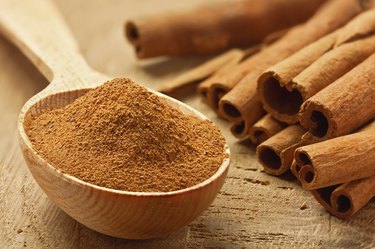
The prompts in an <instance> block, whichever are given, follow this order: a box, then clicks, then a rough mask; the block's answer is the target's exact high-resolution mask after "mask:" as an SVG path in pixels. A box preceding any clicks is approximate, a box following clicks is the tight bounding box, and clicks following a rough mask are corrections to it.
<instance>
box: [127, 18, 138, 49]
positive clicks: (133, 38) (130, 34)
mask: <svg viewBox="0 0 375 249" xmlns="http://www.w3.org/2000/svg"><path fill="white" fill-rule="evenodd" d="M125 35H126V38H127V39H128V41H129V42H130V43H131V44H136V43H137V42H138V41H139V32H138V28H137V26H136V25H135V23H133V22H130V21H128V22H127V23H126V24H125Z"/></svg>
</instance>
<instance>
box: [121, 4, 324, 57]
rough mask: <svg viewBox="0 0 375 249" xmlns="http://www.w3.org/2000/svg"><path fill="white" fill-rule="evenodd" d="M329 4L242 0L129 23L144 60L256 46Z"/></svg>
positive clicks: (127, 27) (131, 38)
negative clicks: (271, 34) (321, 6)
mask: <svg viewBox="0 0 375 249" xmlns="http://www.w3.org/2000/svg"><path fill="white" fill-rule="evenodd" d="M322 2H323V0H305V1H300V0H268V1H256V0H246V1H236V2H229V3H223V4H220V5H213V6H205V7H200V8H197V9H193V10H190V11H185V12H180V13H173V14H161V15H158V16H154V17H149V18H143V19H136V20H132V21H128V22H127V23H126V25H125V33H126V37H127V39H128V41H129V42H130V43H131V44H132V45H133V46H134V49H135V52H136V55H137V57H138V58H150V57H156V56H161V55H192V54H203V53H212V52H216V51H220V50H224V49H227V48H229V47H236V46H244V45H245V46H248V45H250V44H255V43H258V42H260V41H262V39H263V38H264V37H265V36H266V35H267V34H270V33H272V32H275V31H278V30H282V29H285V28H287V27H291V26H293V25H295V24H297V23H300V22H303V21H304V20H306V19H307V18H308V17H309V16H311V15H312V14H313V13H314V12H315V10H316V9H317V8H318V6H319V5H320V4H321V3H322Z"/></svg>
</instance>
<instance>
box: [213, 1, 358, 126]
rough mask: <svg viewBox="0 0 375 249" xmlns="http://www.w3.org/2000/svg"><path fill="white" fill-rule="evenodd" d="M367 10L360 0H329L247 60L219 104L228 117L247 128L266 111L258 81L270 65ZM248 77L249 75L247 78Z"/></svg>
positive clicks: (233, 78) (234, 71)
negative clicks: (243, 121)
mask: <svg viewBox="0 0 375 249" xmlns="http://www.w3.org/2000/svg"><path fill="white" fill-rule="evenodd" d="M363 10H364V6H363V5H362V1H359V0H349V1H341V0H332V1H327V2H326V3H325V4H324V5H323V6H322V7H321V8H320V9H319V11H318V12H317V13H316V14H315V15H314V16H313V17H312V18H310V19H309V21H307V22H306V23H305V24H303V25H300V26H299V27H295V28H293V29H291V30H290V31H289V32H288V33H287V34H286V35H285V36H283V37H282V38H281V39H280V40H278V41H277V42H275V43H274V44H272V45H271V46H269V47H268V48H265V49H264V50H262V51H261V52H260V53H257V54H256V55H254V56H252V57H250V58H249V59H248V60H246V61H244V62H243V63H242V64H241V65H240V66H238V67H237V69H236V70H233V72H232V73H231V74H230V75H228V79H229V80H233V81H240V82H239V83H238V84H237V85H236V86H235V87H234V88H233V89H232V90H231V91H230V92H229V93H228V94H226V95H225V96H224V97H223V98H222V99H221V100H220V104H219V109H220V111H221V112H222V113H223V115H224V116H225V117H226V118H227V119H228V120H235V119H238V118H240V117H241V118H242V119H244V120H245V130H248V129H249V128H250V126H251V125H252V124H253V123H254V122H255V121H257V120H258V119H259V118H260V117H261V115H262V114H263V113H262V112H261V111H259V110H261V109H262V105H261V103H260V101H259V98H258V95H257V89H256V88H257V80H258V77H259V76H260V74H261V73H262V72H263V71H264V70H266V69H267V68H268V67H270V66H272V65H274V64H275V63H277V62H279V61H281V60H283V59H285V58H287V57H288V56H290V55H291V54H293V53H295V52H297V51H298V50H300V49H301V48H303V47H304V46H306V45H308V44H310V43H311V42H314V41H316V40H317V39H319V38H321V37H323V36H325V35H326V34H328V33H331V32H332V31H334V30H336V29H337V28H339V27H341V26H343V25H344V24H346V23H347V22H348V21H349V20H350V19H352V18H353V17H354V16H356V15H357V14H359V13H360V12H362V11H363ZM245 76H246V77H245Z"/></svg>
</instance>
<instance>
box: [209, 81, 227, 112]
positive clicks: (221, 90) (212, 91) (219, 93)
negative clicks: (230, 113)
mask: <svg viewBox="0 0 375 249" xmlns="http://www.w3.org/2000/svg"><path fill="white" fill-rule="evenodd" d="M228 91H229V89H228V88H227V87H226V86H224V85H221V84H220V83H214V84H212V85H211V87H210V88H209V89H208V94H207V98H208V103H209V105H210V107H211V108H212V109H213V110H214V111H215V112H217V113H219V115H221V113H220V112H219V102H220V100H221V98H222V97H223V96H224V95H225V94H226V93H227V92H228Z"/></svg>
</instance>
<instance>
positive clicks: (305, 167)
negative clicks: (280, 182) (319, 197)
mask: <svg viewBox="0 0 375 249" xmlns="http://www.w3.org/2000/svg"><path fill="white" fill-rule="evenodd" d="M294 157H295V165H293V167H294V168H293V169H292V172H294V173H295V175H296V177H297V179H298V180H299V181H300V182H301V184H302V186H303V187H304V188H305V189H308V190H311V189H312V188H311V185H312V184H313V181H314V180H315V169H314V167H313V166H312V162H311V159H310V158H309V155H308V154H306V153H305V152H304V151H303V150H300V149H297V150H296V151H295V153H294Z"/></svg>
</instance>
